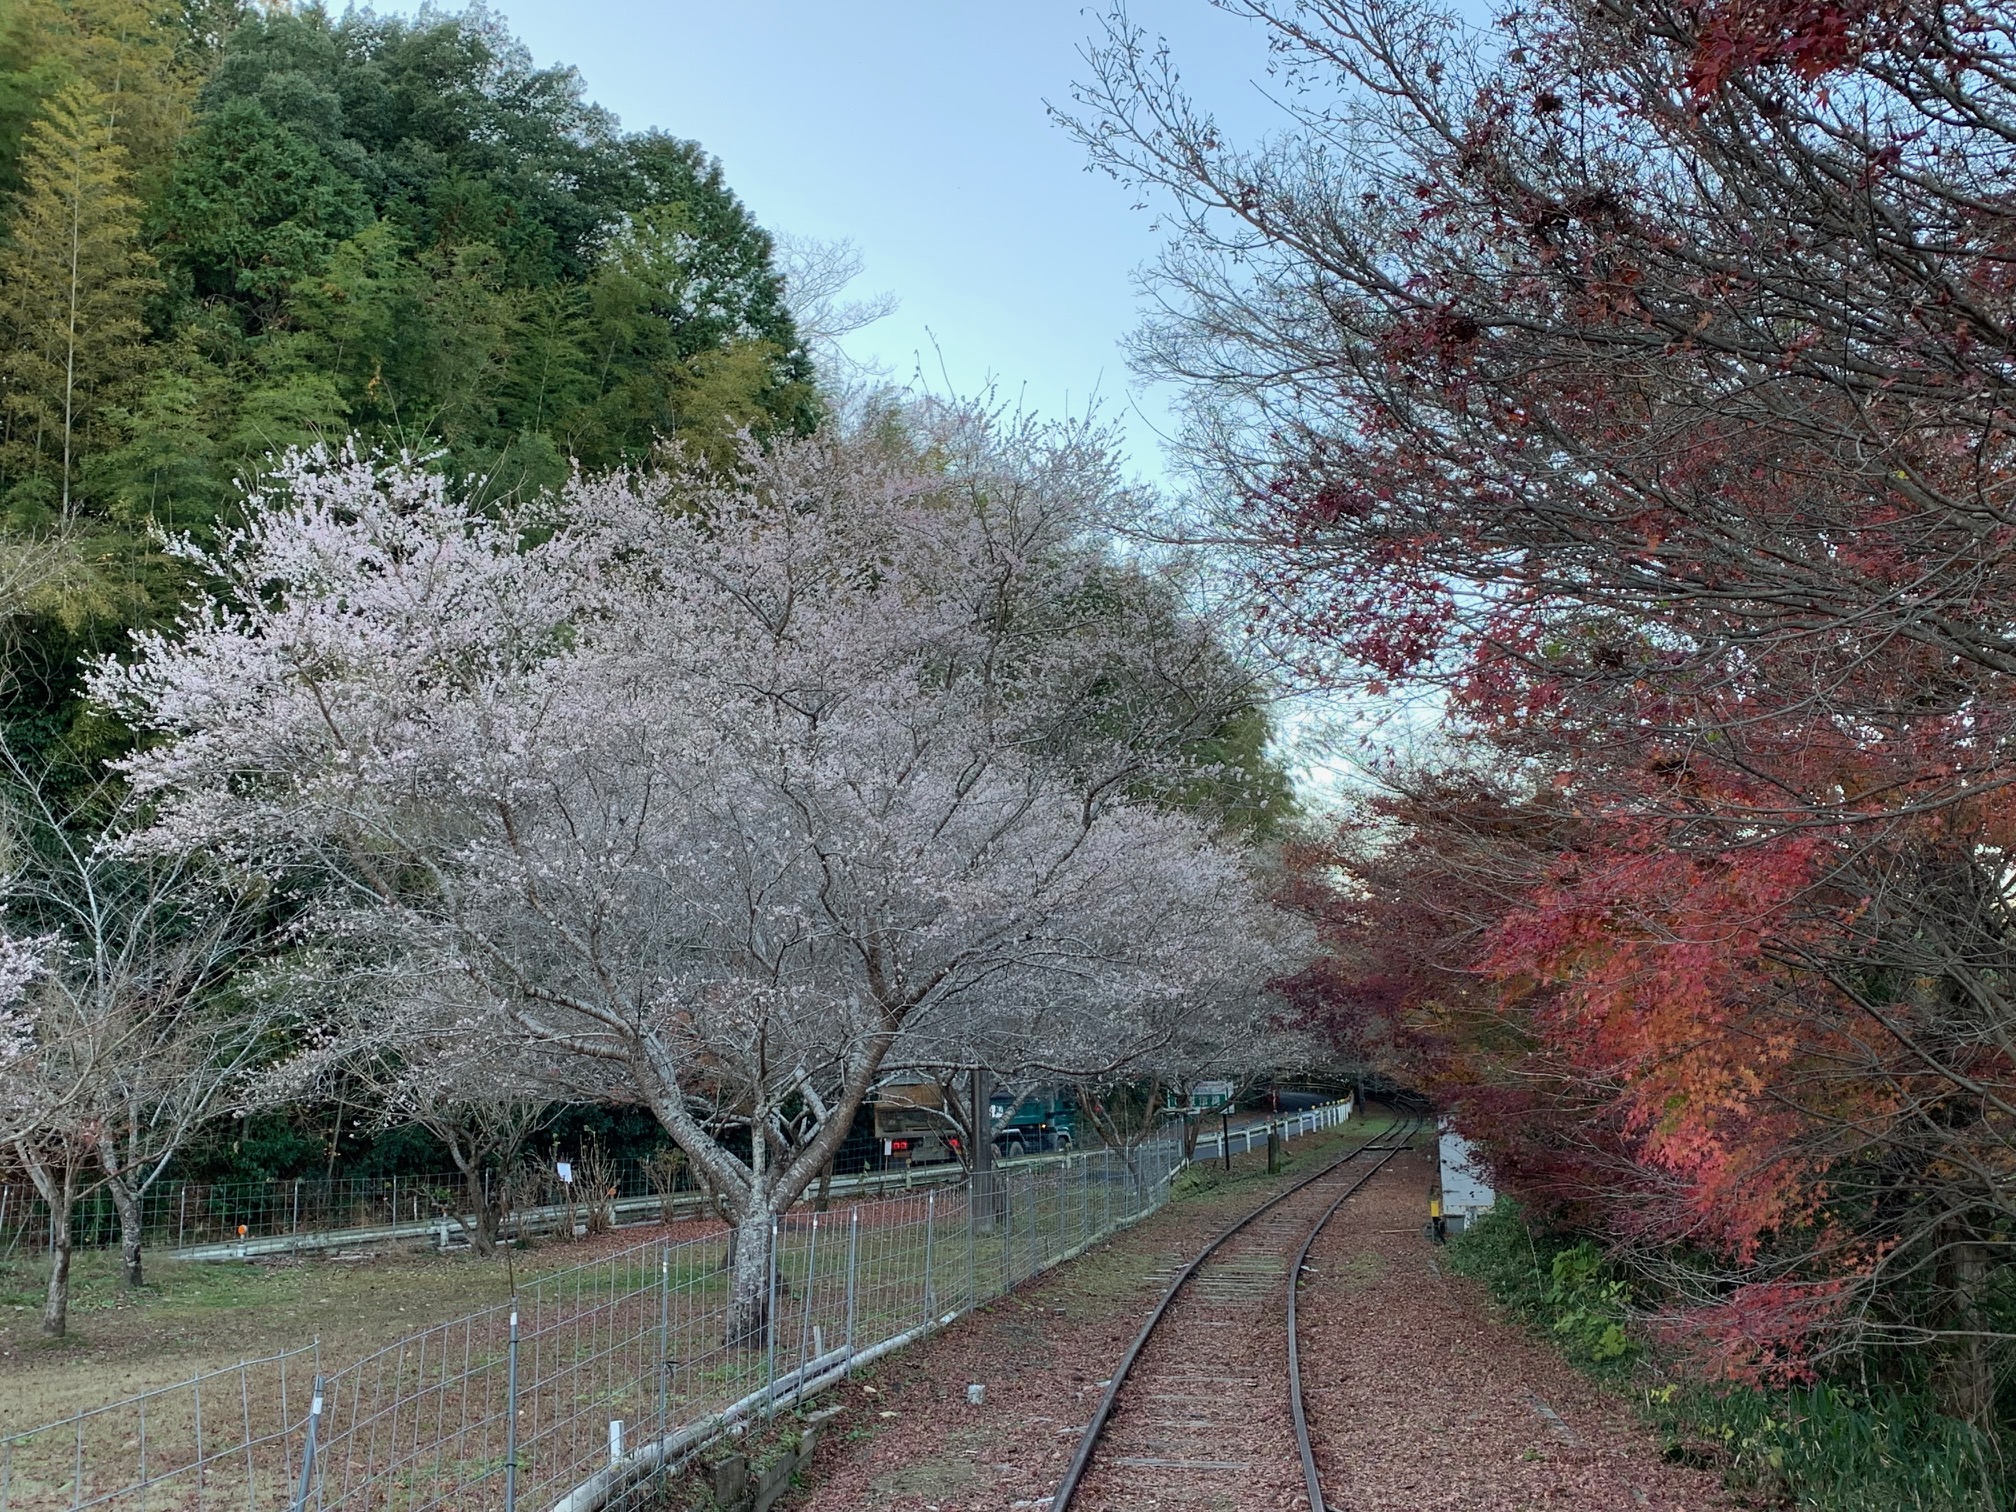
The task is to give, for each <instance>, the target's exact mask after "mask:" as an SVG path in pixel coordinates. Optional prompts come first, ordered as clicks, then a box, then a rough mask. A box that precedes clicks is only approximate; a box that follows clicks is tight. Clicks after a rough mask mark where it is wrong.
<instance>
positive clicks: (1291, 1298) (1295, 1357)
mask: <svg viewBox="0 0 2016 1512" xmlns="http://www.w3.org/2000/svg"><path fill="white" fill-rule="evenodd" d="M1419 1127H1420V1125H1419V1122H1418V1121H1417V1122H1416V1123H1414V1124H1411V1125H1409V1127H1408V1130H1407V1135H1406V1137H1407V1139H1408V1140H1411V1139H1412V1138H1413V1137H1414V1133H1415V1131H1416V1130H1417V1129H1418V1128H1419ZM1406 1148H1407V1145H1406V1144H1405V1143H1402V1144H1397V1145H1395V1146H1393V1148H1392V1150H1391V1151H1390V1152H1389V1153H1388V1154H1387V1156H1386V1159H1385V1160H1381V1161H1380V1162H1379V1163H1378V1164H1377V1165H1374V1166H1373V1167H1372V1169H1371V1170H1369V1171H1367V1172H1366V1173H1365V1174H1364V1175H1363V1176H1360V1177H1359V1178H1358V1179H1357V1180H1356V1181H1354V1182H1352V1183H1351V1185H1350V1186H1348V1187H1346V1188H1345V1189H1344V1190H1343V1191H1341V1192H1339V1193H1338V1194H1337V1200H1336V1201H1335V1202H1333V1203H1331V1204H1330V1206H1328V1207H1327V1208H1325V1209H1324V1210H1323V1216H1322V1217H1321V1218H1318V1219H1317V1220H1316V1223H1315V1226H1314V1227H1313V1228H1311V1229H1310V1230H1309V1236H1308V1237H1307V1238H1306V1239H1304V1240H1303V1241H1302V1248H1300V1249H1299V1250H1297V1251H1296V1252H1295V1263H1294V1264H1293V1265H1292V1266H1290V1267H1289V1268H1288V1406H1289V1409H1290V1411H1291V1413H1292V1415H1293V1416H1294V1419H1295V1449H1296V1452H1297V1453H1299V1454H1300V1455H1301V1456H1302V1484H1303V1488H1304V1489H1305V1490H1306V1491H1307V1492H1308V1494H1309V1512H1329V1503H1327V1502H1326V1501H1324V1500H1323V1480H1322V1477H1321V1476H1319V1475H1318V1474H1317V1473H1316V1451H1315V1449H1314V1448H1313V1447H1311V1445H1310V1443H1309V1414H1308V1413H1307V1411H1305V1410H1304V1408H1303V1405H1302V1341H1301V1337H1300V1335H1299V1334H1298V1333H1297V1331H1296V1327H1295V1299H1296V1297H1297V1296H1298V1295H1299V1294H1300V1293H1301V1290H1302V1268H1303V1267H1304V1266H1305V1265H1307V1264H1308V1263H1309V1251H1310V1250H1312V1249H1313V1248H1315V1246H1316V1241H1317V1240H1318V1239H1319V1238H1321V1237H1322V1234H1323V1230H1324V1229H1325V1228H1326V1227H1328V1226H1329V1223H1330V1220H1331V1219H1332V1218H1335V1217H1336V1216H1337V1210H1338V1209H1339V1208H1341V1207H1343V1206H1344V1201H1345V1199H1346V1198H1348V1197H1349V1196H1351V1194H1352V1193H1354V1192H1356V1191H1357V1190H1358V1189H1359V1188H1360V1187H1362V1186H1363V1185H1365V1183H1366V1182H1368V1181H1370V1180H1371V1179H1372V1178H1373V1177H1374V1176H1377V1175H1378V1174H1379V1172H1380V1169H1381V1168H1382V1167H1384V1166H1385V1164H1386V1161H1388V1160H1391V1159H1392V1158H1393V1157H1394V1156H1395V1155H1398V1154H1399V1153H1400V1152H1401V1151H1402V1150H1404V1149H1406Z"/></svg>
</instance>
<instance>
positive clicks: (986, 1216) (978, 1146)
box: [966, 1066, 995, 1234]
mask: <svg viewBox="0 0 2016 1512" xmlns="http://www.w3.org/2000/svg"><path fill="white" fill-rule="evenodd" d="M991 1080H992V1078H991V1077H989V1076H988V1074H987V1068H986V1067H985V1066H975V1067H973V1068H972V1071H971V1073H970V1075H969V1078H968V1082H967V1092H966V1097H967V1104H966V1105H967V1110H968V1111H967V1122H968V1123H969V1124H970V1125H971V1128H970V1129H969V1130H968V1137H969V1138H971V1139H972V1141H973V1148H972V1150H971V1151H970V1152H969V1169H970V1171H971V1173H972V1174H971V1177H970V1179H971V1181H972V1183H973V1214H974V1218H973V1221H974V1224H975V1226H976V1227H977V1228H978V1229H979V1231H980V1232H981V1233H983V1234H991V1233H993V1232H994V1203H995V1196H994V1107H993V1104H994V1089H993V1088H992V1087H991V1086H990V1085H989V1083H990V1081H991Z"/></svg>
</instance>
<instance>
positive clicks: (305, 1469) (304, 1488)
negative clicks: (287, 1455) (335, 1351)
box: [294, 1371, 322, 1512]
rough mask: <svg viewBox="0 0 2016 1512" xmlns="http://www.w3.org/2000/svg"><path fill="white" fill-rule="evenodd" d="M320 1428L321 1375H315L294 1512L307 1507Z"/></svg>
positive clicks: (299, 1511) (319, 1373) (309, 1401)
mask: <svg viewBox="0 0 2016 1512" xmlns="http://www.w3.org/2000/svg"><path fill="white" fill-rule="evenodd" d="M321 1426H322V1374H321V1372H320V1371H317V1372H316V1374H315V1391H314V1394H313V1395H312V1396H311V1397H310V1398H309V1400H308V1433H307V1436H306V1438H305V1439H304V1440H303V1442H302V1445H301V1481H300V1484H299V1485H297V1486H296V1487H295V1489H294V1512H302V1509H303V1508H304V1507H306V1506H307V1505H308V1487H309V1483H310V1482H311V1481H312V1480H313V1478H314V1475H315V1433H316V1430H317V1429H318V1428H320V1427H321Z"/></svg>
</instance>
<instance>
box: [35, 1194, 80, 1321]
mask: <svg viewBox="0 0 2016 1512" xmlns="http://www.w3.org/2000/svg"><path fill="white" fill-rule="evenodd" d="M72 1195H73V1194H72V1189H71V1184H70V1183H68V1182H65V1183H64V1184H63V1196H62V1199H61V1200H60V1201H58V1202H52V1203H51V1204H50V1205H49V1290H48V1292H47V1294H46V1295H45V1296H44V1298H43V1300H42V1335H43V1337H44V1338H49V1339H60V1338H62V1337H63V1334H64V1331H65V1330H66V1329H68V1328H69V1326H70V1252H71V1249H72V1247H73V1246H74V1244H75V1242H76V1241H75V1238H74V1236H73V1234H72V1232H71V1228H70V1199H71V1196H72Z"/></svg>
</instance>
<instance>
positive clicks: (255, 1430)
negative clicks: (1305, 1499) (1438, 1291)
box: [0, 1105, 1349, 1512]
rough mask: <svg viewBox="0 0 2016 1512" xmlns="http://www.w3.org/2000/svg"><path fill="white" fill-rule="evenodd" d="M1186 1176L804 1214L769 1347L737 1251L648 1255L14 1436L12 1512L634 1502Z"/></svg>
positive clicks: (771, 1281) (778, 1279)
mask: <svg viewBox="0 0 2016 1512" xmlns="http://www.w3.org/2000/svg"><path fill="white" fill-rule="evenodd" d="M1348 1116H1349V1109H1348V1106H1346V1105H1335V1106H1332V1107H1327V1108H1319V1109H1312V1110H1310V1111H1309V1112H1307V1113H1304V1114H1301V1115H1298V1116H1296V1117H1294V1118H1292V1119H1288V1120H1284V1121H1283V1122H1284V1126H1285V1128H1284V1132H1286V1133H1288V1134H1289V1135H1290V1136H1291V1137H1292V1136H1293V1135H1295V1134H1302V1133H1308V1132H1313V1131H1314V1130H1316V1129H1320V1128H1325V1127H1329V1126H1331V1125H1333V1124H1336V1123H1341V1122H1342V1121H1343V1120H1344V1119H1345V1118H1346V1117H1348ZM1185 1159H1186V1157H1185V1155H1184V1152H1183V1147H1182V1142H1181V1141H1180V1140H1175V1139H1158V1140H1156V1141H1153V1142H1151V1143H1148V1144H1146V1145H1144V1146H1142V1147H1140V1148H1139V1149H1137V1150H1134V1151H1131V1152H1124V1153H1123V1152H1116V1151H1106V1150H1102V1151H1092V1152H1085V1153H1078V1154H1073V1155H1069V1156H1065V1157H1061V1158H1058V1159H1055V1160H1048V1161H1044V1162H1040V1163H1039V1162H1033V1161H1032V1162H1018V1163H1016V1164H1014V1165H1011V1166H1009V1167H1005V1168H999V1169H996V1170H995V1171H993V1172H991V1173H989V1174H987V1175H985V1176H982V1177H980V1178H977V1179H969V1180H967V1181H965V1182H963V1183H962V1184H959V1185H957V1186H946V1187H936V1188H931V1189H928V1190H921V1191H914V1192H911V1193H908V1194H905V1195H901V1196H891V1197H884V1198H879V1199H874V1200H863V1201H859V1202H855V1203H852V1204H851V1205H845V1206H838V1207H835V1208H833V1209H831V1210H829V1211H825V1212H818V1211H811V1210H809V1209H803V1208H801V1209H795V1210H793V1211H792V1212H791V1213H789V1214H787V1215H785V1216H784V1217H782V1218H779V1219H777V1220H775V1221H774V1222H773V1223H772V1225H771V1227H770V1233H769V1243H768V1246H767V1252H768V1263H767V1266H766V1267H765V1277H766V1293H765V1295H764V1296H763V1297H762V1298H761V1299H760V1303H759V1304H758V1305H757V1308H756V1319H755V1323H756V1326H755V1328H754V1329H753V1330H751V1329H749V1328H748V1327H746V1324H747V1322H748V1318H747V1316H746V1314H737V1315H735V1316H732V1317H731V1312H732V1311H733V1309H732V1306H731V1297H730V1282H731V1276H732V1274H733V1272H732V1270H731V1268H730V1260H731V1256H730V1254H729V1252H728V1251H729V1244H730V1241H729V1240H728V1239H727V1238H726V1237H725V1236H717V1237H710V1238H703V1239H694V1240H687V1241H683V1242H679V1243H672V1242H666V1241H662V1240H661V1241H656V1242H650V1243H646V1244H641V1245H637V1246H634V1247H632V1248H630V1249H627V1250H623V1251H620V1252H618V1253H615V1254H612V1255H609V1256H605V1257H603V1258H601V1259H597V1260H595V1261H592V1262H590V1263H588V1264H585V1265H580V1266H576V1267H573V1268H571V1269H569V1270H564V1271H559V1272H555V1273H552V1274H549V1275H546V1276H542V1277H539V1278H537V1279H534V1280H529V1281H528V1282H527V1283H526V1284H525V1286H524V1287H523V1288H522V1289H521V1291H520V1293H519V1295H518V1296H517V1298H516V1299H515V1300H514V1301H513V1302H511V1303H509V1304H505V1305H500V1306H496V1307H489V1308H484V1309H481V1310H479V1311H476V1312H473V1313H470V1314H468V1315H467V1316H465V1317H461V1318H457V1319H455V1320H453V1321H452V1322H447V1323H442V1324H438V1325H436V1326H434V1327H431V1328H427V1329H423V1330H421V1331H420V1332H418V1333H414V1334H411V1335H409V1336H407V1337H406V1338H404V1339H401V1340H400V1341H399V1342H398V1343H396V1344H393V1345H391V1346H389V1347H387V1348H385V1349H382V1350H380V1351H378V1352H377V1353H375V1354H372V1355H369V1356H367V1357H365V1358H364V1359H362V1360H359V1361H356V1362H354V1363H352V1364H349V1365H345V1366H342V1367H341V1368H338V1369H323V1368H321V1366H322V1364H323V1363H324V1362H320V1361H318V1359H317V1358H316V1354H315V1350H314V1349H313V1347H312V1346H311V1347H309V1348H305V1349H301V1350H296V1351H294V1352H291V1353H287V1354H282V1355H278V1356H274V1357H273V1358H271V1359H265V1360H257V1361H250V1362H247V1363H245V1364H243V1365H240V1366H237V1367H234V1368H232V1369H229V1370H223V1371H217V1372H213V1373H212V1374H210V1375H206V1376H203V1377H201V1378H199V1379H197V1380H194V1381H190V1382H186V1383H184V1384H182V1385H180V1386H176V1387H172V1388H167V1389H164V1390H161V1391H155V1392H150V1393H148V1394H146V1395H144V1396H140V1397H135V1398H132V1399H130V1400H128V1401H125V1402H120V1403H117V1404H114V1405H112V1406H108V1407H104V1408H99V1409H96V1410H94V1411H92V1412H87V1413H82V1414H79V1415H77V1416H75V1417H72V1418H67V1419H64V1420H63V1421H62V1422H59V1423H55V1424H51V1425H49V1426H47V1427H45V1428H41V1429H37V1430H34V1431H33V1432H29V1433H23V1434H17V1435H14V1436H13V1437H11V1438H5V1439H0V1512H30V1509H33V1512H57V1509H70V1512H78V1509H83V1508H95V1507H102V1508H106V1509H108V1512H183V1509H194V1512H202V1509H207V1508H212V1507H214V1508H218V1509H231V1508H240V1507H242V1508H245V1509H247V1512H265V1509H289V1512H306V1509H309V1508H313V1509H317V1512H320V1509H336V1508H343V1509H363V1508H372V1509H374V1512H375V1509H384V1512H427V1509H434V1508H440V1509H455V1512H475V1509H478V1508H484V1509H495V1508H499V1507H502V1508H504V1509H505V1512H516V1509H517V1508H518V1507H520V1506H524V1507H535V1506H536V1507H538V1508H540V1509H542V1512H544V1509H555V1512H600V1509H602V1508H607V1507H619V1506H626V1505H633V1504H635V1502H636V1499H637V1498H638V1497H639V1496H641V1495H643V1494H645V1491H646V1488H648V1486H649V1485H650V1483H651V1482H652V1479H653V1477H654V1475H655V1474H656V1473H657V1472H659V1471H661V1470H663V1469H665V1468H666V1467H668V1466H671V1465H674V1464H676V1463H678V1462H679V1461H680V1460H681V1459H682V1458H684V1457H685V1456H687V1455H689V1454H690V1453H691V1452H692V1451H694V1450H695V1449H697V1448H699V1447H701V1446H703V1445H704V1444H706V1443H708V1442H710V1441H711V1440H713V1439H714V1438H716V1437H718V1436H719V1435H720V1434H721V1433H722V1432H723V1431H724V1430H725V1429H726V1428H727V1427H728V1425H730V1424H732V1423H734V1422H736V1421H738V1420H741V1419H744V1418H748V1417H752V1416H761V1415H763V1414H766V1413H769V1412H773V1411H775V1410H777V1409H778V1408H780V1407H782V1406H785V1405H787V1404H789V1403H791V1402H794V1401H797V1400H799V1399H801V1398H803V1397H805V1396H808V1395H810V1394H812V1393H813V1392H815V1391H818V1390H820V1389H823V1388H824V1387H825V1386H827V1385H829V1384H831V1382H833V1381H834V1380H836V1379H838V1378H839V1377H840V1376H842V1375H844V1374H845V1373H846V1372H848V1371H850V1370H853V1369H857V1368H859V1367H860V1366H862V1365H863V1364H865V1363H867V1362H869V1361H871V1360H873V1359H874V1358H876V1357H878V1356H879V1355H881V1354H883V1353H886V1352H887V1351H889V1350H891V1349H895V1348H898V1347H901V1346H902V1345H903V1344H905V1343H907V1342H909V1341H911V1340H913V1339H915V1338H917V1337H919V1336H920V1335H921V1334H922V1333H924V1332H927V1331H929V1330H930V1329H932V1328H935V1327H938V1326H940V1325H942V1324H944V1323H946V1322H949V1321H951V1320H952V1319H953V1318H955V1317H957V1316H958V1315H959V1314H960V1313H962V1312H965V1311H967V1310H969V1309H971V1308H973V1307H975V1306H978V1305H979V1304H981V1303H983V1302H985V1301H988V1300H989V1299H991V1298H994V1297H997V1296H1000V1295H1002V1294H1003V1293H1005V1292H1007V1291H1009V1290H1011V1289H1012V1288H1013V1287H1015V1286H1017V1285H1019V1284H1021V1283H1022V1282H1023V1281H1025V1280H1027V1279H1028V1278H1030V1277H1031V1276H1034V1275H1036V1274H1038V1273H1040V1272H1041V1271H1043V1270H1045V1269H1047V1268H1049V1267H1050V1266H1053V1265H1055V1264H1057V1263H1058V1262H1059V1261H1061V1260H1064V1259H1066V1258H1068V1257H1070V1256H1071V1255H1073V1254H1075V1253H1077V1252H1078V1251H1080V1250H1082V1249H1083V1248H1085V1247H1086V1246H1088V1245H1090V1244H1093V1243H1096V1242H1098V1241H1099V1240H1100V1239H1102V1238H1104V1237H1106V1236H1107V1235H1110V1234H1112V1233H1113V1232H1114V1231H1116V1230H1117V1229H1119V1228H1121V1227H1124V1226H1125V1225H1127V1224H1129V1223H1131V1222H1133V1221H1135V1220H1136V1219H1138V1218H1140V1217H1142V1216H1144V1215H1146V1214H1147V1213H1149V1212H1152V1211H1154V1210H1155V1209H1156V1208H1157V1207H1159V1206H1160V1205H1161V1204H1162V1203H1163V1202H1164V1201H1166V1200H1167V1197H1168V1194H1169V1186H1170V1181H1171V1178H1172V1177H1173V1176H1174V1175H1175V1173H1176V1172H1177V1171H1178V1170H1180V1169H1181V1168H1182V1166H1183V1165H1184V1163H1185ZM745 1306H746V1304H745Z"/></svg>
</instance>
